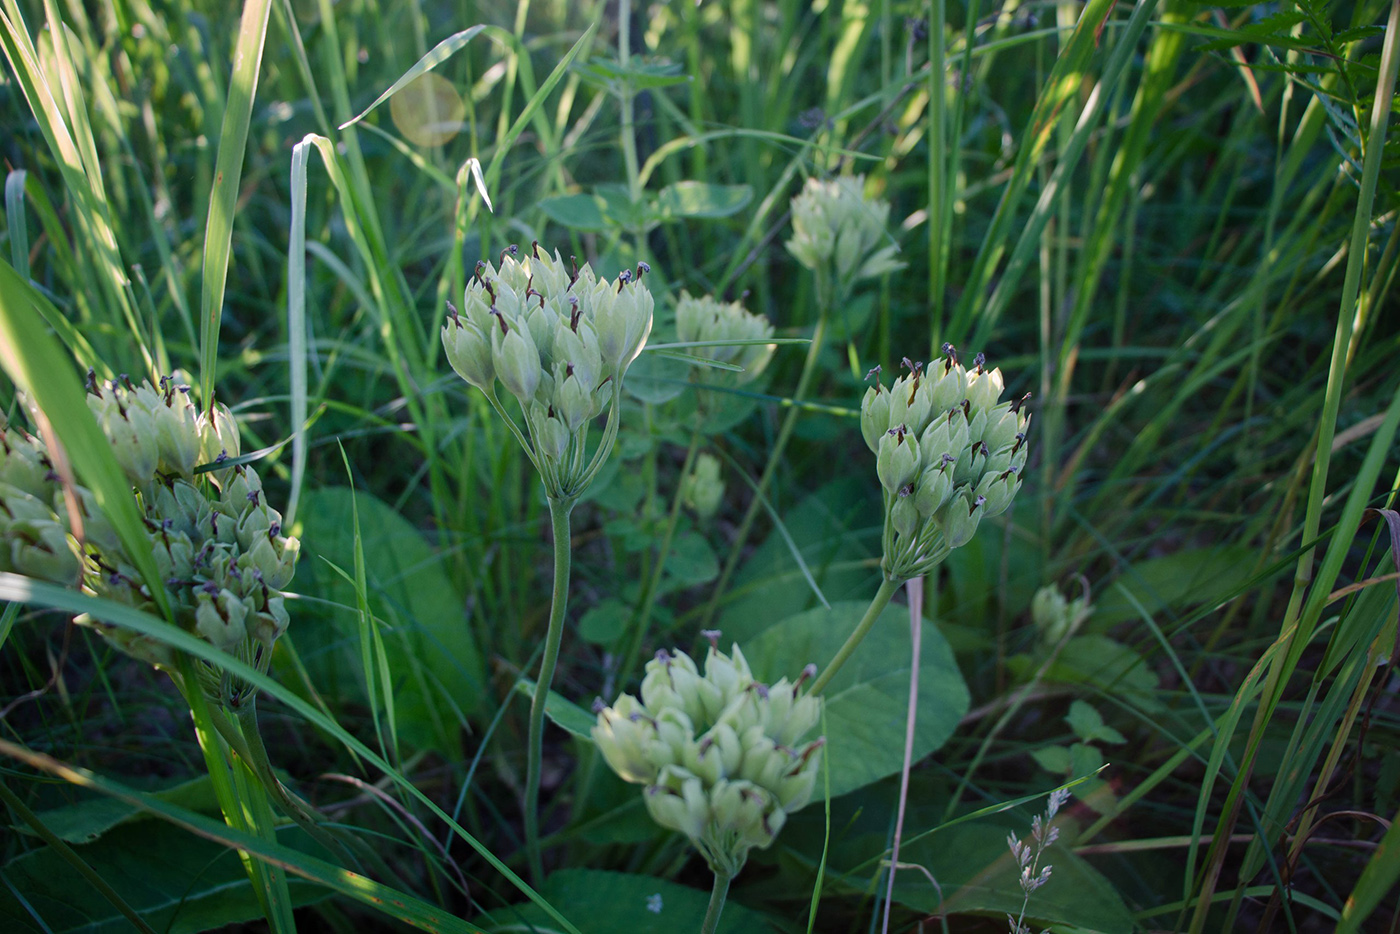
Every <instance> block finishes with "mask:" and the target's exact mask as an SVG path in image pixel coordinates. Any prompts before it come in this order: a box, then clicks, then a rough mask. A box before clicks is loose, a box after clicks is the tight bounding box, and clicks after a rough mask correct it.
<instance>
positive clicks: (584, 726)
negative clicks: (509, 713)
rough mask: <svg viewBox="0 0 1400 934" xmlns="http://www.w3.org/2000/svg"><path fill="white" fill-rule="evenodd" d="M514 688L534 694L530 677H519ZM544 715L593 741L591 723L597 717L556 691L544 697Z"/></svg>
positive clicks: (528, 695) (520, 691)
mask: <svg viewBox="0 0 1400 934" xmlns="http://www.w3.org/2000/svg"><path fill="white" fill-rule="evenodd" d="M515 690H516V691H517V692H518V693H520V694H523V695H525V696H526V697H534V696H535V682H534V680H533V679H532V678H523V677H522V678H521V679H520V680H519V681H517V682H515ZM544 715H545V716H546V717H548V718H549V719H550V721H551V722H553V723H554V724H555V725H556V726H559V727H562V728H564V729H565V730H568V731H569V732H570V733H572V734H574V735H575V736H577V737H579V738H580V739H586V740H588V741H589V742H590V743H591V742H593V725H594V724H595V723H597V722H598V718H597V717H595V716H594V715H593V714H591V713H589V712H588V711H586V710H584V709H583V708H582V707H580V706H579V705H578V704H575V703H574V702H573V701H570V700H568V699H566V698H565V697H564V695H562V694H560V693H559V692H557V691H550V692H549V694H548V695H547V696H546V697H545V699H544Z"/></svg>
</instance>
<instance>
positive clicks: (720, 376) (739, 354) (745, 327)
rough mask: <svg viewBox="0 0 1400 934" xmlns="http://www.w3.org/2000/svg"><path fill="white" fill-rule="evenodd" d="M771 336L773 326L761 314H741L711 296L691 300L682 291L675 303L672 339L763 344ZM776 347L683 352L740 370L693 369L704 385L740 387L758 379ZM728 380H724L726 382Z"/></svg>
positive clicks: (737, 308)
mask: <svg viewBox="0 0 1400 934" xmlns="http://www.w3.org/2000/svg"><path fill="white" fill-rule="evenodd" d="M772 336H773V325H772V323H771V322H769V320H768V319H767V318H765V317H764V316H763V315H756V314H753V313H752V312H749V311H745V310H744V306H743V305H740V304H739V303H738V302H721V301H717V300H716V299H715V298H714V296H711V295H705V296H702V297H700V298H693V297H691V295H690V294H689V293H687V292H685V291H682V292H681V297H680V301H678V302H676V339H677V340H679V341H681V342H682V343H689V342H691V341H743V340H747V341H763V340H766V339H768V338H770V337H772ZM776 349H777V345H776V344H764V343H754V344H739V345H733V346H728V347H693V348H689V349H687V351H686V352H687V353H692V354H694V355H695V356H697V357H705V358H707V359H710V360H717V361H719V362H720V363H728V364H731V365H733V366H737V367H740V368H741V370H742V372H739V373H735V372H733V371H732V370H731V371H725V370H719V369H715V368H713V367H705V366H700V367H696V368H695V370H694V371H693V375H694V377H695V378H696V379H697V380H701V381H707V382H721V381H725V382H730V383H731V384H737V385H742V384H744V383H748V382H751V381H753V380H755V379H757V378H758V376H759V374H760V373H762V372H763V370H764V368H765V367H766V366H768V361H769V360H771V359H772V358H773V351H774V350H776ZM726 378H728V379H726Z"/></svg>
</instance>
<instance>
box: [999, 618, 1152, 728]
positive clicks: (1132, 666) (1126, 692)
mask: <svg viewBox="0 0 1400 934" xmlns="http://www.w3.org/2000/svg"><path fill="white" fill-rule="evenodd" d="M1008 666H1009V667H1010V669H1011V672H1012V674H1013V675H1015V676H1016V677H1018V678H1026V677H1029V676H1030V674H1031V673H1032V672H1033V671H1034V670H1035V668H1036V667H1037V663H1036V662H1035V661H1034V660H1032V659H1031V658H1030V657H1029V656H1026V655H1018V656H1015V657H1013V658H1011V659H1010V660H1009V662H1008ZM1045 680H1046V681H1048V682H1051V683H1055V682H1059V683H1061V684H1086V685H1090V686H1092V687H1093V688H1094V689H1095V690H1099V691H1103V692H1104V693H1105V694H1110V695H1117V696H1120V697H1123V698H1125V699H1127V700H1129V701H1130V702H1131V703H1133V704H1136V705H1137V706H1138V707H1141V708H1142V709H1143V710H1160V709H1162V703H1161V701H1159V700H1158V699H1157V697H1156V694H1155V692H1156V690H1157V676H1156V675H1155V674H1154V673H1153V672H1152V669H1151V668H1149V667H1148V666H1147V662H1146V660H1145V659H1143V657H1142V656H1141V655H1139V654H1138V653H1137V652H1134V651H1133V650H1132V649H1130V648H1128V647H1127V646H1126V645H1123V644H1122V643H1120V642H1115V641H1113V640H1112V639H1110V638H1108V637H1107V636H1076V637H1075V638H1073V639H1071V640H1069V642H1067V643H1065V647H1064V649H1062V650H1061V651H1060V655H1059V657H1058V658H1057V659H1055V663H1054V664H1053V665H1051V666H1050V670H1049V671H1047V672H1046V673H1045Z"/></svg>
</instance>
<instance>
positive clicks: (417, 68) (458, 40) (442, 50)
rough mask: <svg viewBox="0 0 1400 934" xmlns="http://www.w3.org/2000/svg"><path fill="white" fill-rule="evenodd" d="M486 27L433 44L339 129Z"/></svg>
mask: <svg viewBox="0 0 1400 934" xmlns="http://www.w3.org/2000/svg"><path fill="white" fill-rule="evenodd" d="M485 28H486V27H485V26H484V25H482V26H473V27H471V28H470V29H463V30H462V31H461V32H458V33H453V34H452V35H450V36H448V37H447V38H446V39H444V40H442V41H441V42H439V43H438V44H437V45H435V46H433V47H432V48H431V49H430V50H428V54H426V55H424V56H423V57H422V58H420V59H418V61H417V62H416V63H415V64H414V66H413V67H412V68H410V69H409V70H408V71H405V72H404V73H403V74H402V75H400V76H399V80H397V81H395V82H394V83H393V84H391V85H389V89H388V90H387V91H385V92H384V93H383V94H381V95H379V96H378V97H376V98H375V99H374V103H373V104H370V105H369V106H368V107H366V108H365V109H364V110H363V111H362V112H361V113H360V115H359V116H358V117H355V118H354V119H351V120H347V121H345V122H344V123H342V124H341V125H340V126H339V127H338V129H341V130H347V129H349V128H350V127H352V126H354V125H355V124H357V123H359V122H360V121H361V120H363V119H364V118H365V117H368V116H369V115H370V114H371V113H372V112H373V111H374V109H375V108H376V107H378V106H379V105H380V104H382V103H384V102H385V101H387V100H388V99H389V98H391V97H393V96H394V94H395V93H396V92H398V91H399V90H401V89H402V88H403V87H404V86H405V85H407V84H408V83H409V82H411V81H413V80H414V79H415V78H418V77H420V76H422V75H425V74H427V73H428V72H430V71H432V70H433V69H434V68H436V67H437V66H439V65H441V64H442V63H443V62H445V61H447V60H448V59H449V58H451V57H452V54H453V53H454V52H456V51H457V50H458V49H460V48H461V47H462V46H464V45H466V44H467V43H468V42H470V41H472V38H473V37H475V36H476V35H477V34H478V33H480V32H481V31H482V30H483V29H485Z"/></svg>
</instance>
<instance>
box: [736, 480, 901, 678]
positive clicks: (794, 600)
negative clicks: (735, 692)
mask: <svg viewBox="0 0 1400 934" xmlns="http://www.w3.org/2000/svg"><path fill="white" fill-rule="evenodd" d="M874 470H875V467H874V458H871V464H870V473H869V474H868V475H859V476H855V475H852V476H847V477H844V478H842V479H839V480H837V481H835V482H833V483H831V484H830V485H828V486H826V487H824V488H823V489H821V490H819V491H818V492H816V493H813V494H812V495H810V496H808V497H807V498H806V499H803V500H802V501H801V502H800V503H798V504H797V505H796V506H795V507H789V508H786V509H785V510H784V511H783V524H784V525H785V526H786V527H787V531H788V533H789V534H790V535H791V536H792V539H793V541H795V542H799V543H800V548H801V552H802V557H803V559H804V560H805V561H806V562H807V566H808V567H809V568H810V569H811V571H812V574H813V576H815V577H816V579H817V583H818V584H820V585H821V589H822V593H824V594H826V597H827V599H828V600H829V601H832V602H833V603H834V602H835V601H837V600H866V601H868V600H869V599H870V597H871V595H872V594H874V593H875V590H876V589H877V588H878V587H879V584H880V582H879V576H880V572H879V568H878V561H879V550H878V549H879V547H880V537H879V536H880V527H879V525H878V522H879V518H878V517H879V508H880V501H879V499H878V498H877V497H876V495H875V493H874V489H875V486H874V476H875V474H874ZM732 476H733V475H732V474H731V473H730V472H729V471H728V470H726V471H725V482H727V483H734V482H735V480H734V479H732ZM750 495H751V494H750ZM872 517H874V518H872ZM857 530H866V531H867V532H868V534H866V535H864V536H863V535H862V534H860V532H859V531H857ZM730 595H731V598H730V599H729V600H728V601H727V602H726V603H725V605H724V607H723V608H722V610H721V615H720V617H719V628H720V629H722V630H723V631H724V634H725V639H726V640H728V639H734V640H736V641H738V642H741V643H742V642H744V641H746V640H748V639H749V638H751V637H753V636H755V635H757V634H758V633H760V632H762V631H763V630H764V629H765V628H766V627H767V626H768V625H769V622H770V621H771V620H777V619H782V618H783V617H785V616H790V615H792V614H793V613H795V612H797V611H798V610H803V609H806V608H807V607H808V606H810V605H813V604H814V603H815V598H814V597H813V594H812V590H811V588H810V587H808V586H807V583H806V581H804V580H803V577H802V573H801V571H800V570H799V569H798V568H797V566H796V565H795V563H794V561H793V557H792V554H791V552H790V550H789V549H788V545H787V542H786V541H785V540H784V539H783V537H782V536H781V535H777V534H772V535H769V536H768V538H767V539H766V540H765V541H764V542H763V544H762V545H760V546H758V548H756V549H754V551H753V552H752V553H751V554H750V555H748V556H747V557H746V558H745V559H744V562H743V565H742V567H741V569H740V571H739V573H738V574H736V575H735V579H734V584H733V585H732V586H731V588H730ZM901 631H902V632H905V633H907V632H908V627H907V625H906V626H904V627H903V628H902V629H901ZM906 638H907V635H906ZM813 661H816V662H817V664H818V665H821V664H824V663H825V662H826V661H827V659H813ZM803 664H806V663H805V662H804V663H803ZM799 667H800V666H799Z"/></svg>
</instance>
